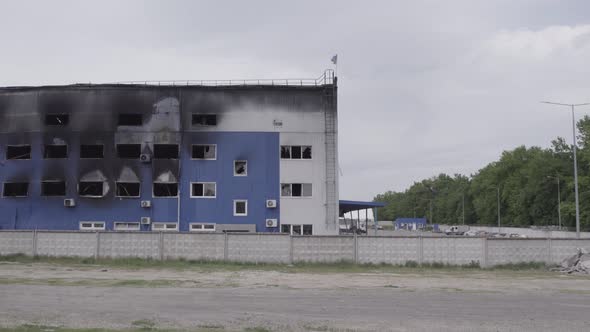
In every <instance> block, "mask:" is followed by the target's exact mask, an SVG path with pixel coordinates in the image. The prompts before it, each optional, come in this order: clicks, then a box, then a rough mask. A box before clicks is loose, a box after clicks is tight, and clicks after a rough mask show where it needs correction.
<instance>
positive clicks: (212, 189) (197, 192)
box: [191, 182, 217, 198]
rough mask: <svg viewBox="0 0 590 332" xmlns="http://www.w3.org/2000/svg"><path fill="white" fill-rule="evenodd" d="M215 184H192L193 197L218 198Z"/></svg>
mask: <svg viewBox="0 0 590 332" xmlns="http://www.w3.org/2000/svg"><path fill="white" fill-rule="evenodd" d="M216 187H217V186H216V184H215V182H193V183H191V197H210V198H215V196H216Z"/></svg>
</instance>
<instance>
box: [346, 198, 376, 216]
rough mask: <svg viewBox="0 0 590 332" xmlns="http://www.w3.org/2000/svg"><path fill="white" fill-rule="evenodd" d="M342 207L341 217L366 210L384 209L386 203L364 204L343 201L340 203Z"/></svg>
mask: <svg viewBox="0 0 590 332" xmlns="http://www.w3.org/2000/svg"><path fill="white" fill-rule="evenodd" d="M339 206H340V209H339V210H340V215H341V216H342V215H343V214H345V213H347V212H350V211H359V210H366V209H372V208H378V207H384V206H385V203H382V202H362V201H346V200H341V201H339Z"/></svg>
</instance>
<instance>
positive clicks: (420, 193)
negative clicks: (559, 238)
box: [374, 116, 590, 230]
mask: <svg viewBox="0 0 590 332" xmlns="http://www.w3.org/2000/svg"><path fill="white" fill-rule="evenodd" d="M576 125H577V128H578V136H577V143H578V151H577V158H578V183H579V197H580V226H581V228H582V229H583V230H587V229H590V117H589V116H585V117H584V118H582V119H580V120H579V121H578V122H577V124H576ZM573 148H574V147H573V145H569V144H567V143H566V142H565V139H564V138H562V137H558V138H557V139H555V140H553V141H552V142H551V147H550V148H541V147H537V146H533V147H529V148H527V147H525V146H519V147H517V148H515V149H513V150H510V151H504V152H503V153H502V155H501V157H500V159H499V160H497V161H494V162H492V163H490V164H488V165H487V166H485V167H484V168H482V169H480V170H479V171H478V172H476V173H475V174H472V175H470V176H466V175H461V174H454V175H452V176H451V175H448V174H439V175H438V176H434V177H431V178H429V179H425V180H422V181H420V182H414V184H413V185H412V186H410V188H408V189H406V190H405V191H403V192H395V191H387V192H385V193H383V194H379V195H377V196H375V198H374V201H379V202H385V203H386V206H385V207H383V208H380V210H379V219H381V220H395V219H396V218H399V217H426V218H428V219H429V221H430V222H433V223H436V224H462V223H463V221H464V223H465V224H468V225H497V218H498V197H499V202H500V204H499V205H500V216H501V223H502V226H518V227H528V226H533V225H534V226H551V225H555V226H557V225H558V194H557V193H558V181H559V189H560V191H559V193H560V197H559V198H560V205H561V209H560V212H561V220H562V225H563V226H564V227H568V228H572V229H573V228H575V214H576V210H575V201H574V200H575V197H574V174H573V173H574V170H573V151H572V150H573ZM558 179H559V180H558Z"/></svg>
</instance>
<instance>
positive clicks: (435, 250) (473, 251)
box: [422, 237, 484, 265]
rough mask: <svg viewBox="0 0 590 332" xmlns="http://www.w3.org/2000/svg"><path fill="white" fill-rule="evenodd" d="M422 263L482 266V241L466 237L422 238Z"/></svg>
mask: <svg viewBox="0 0 590 332" xmlns="http://www.w3.org/2000/svg"><path fill="white" fill-rule="evenodd" d="M422 245H423V249H422V262H423V263H442V264H449V265H467V264H470V263H472V262H477V263H479V264H483V261H484V257H483V247H482V240H481V239H479V238H466V237H424V238H422Z"/></svg>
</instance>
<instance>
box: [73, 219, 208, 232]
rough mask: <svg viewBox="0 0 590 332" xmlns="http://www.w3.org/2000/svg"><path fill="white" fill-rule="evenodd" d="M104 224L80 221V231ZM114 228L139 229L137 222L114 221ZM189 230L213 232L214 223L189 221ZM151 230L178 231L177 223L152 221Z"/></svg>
mask: <svg viewBox="0 0 590 332" xmlns="http://www.w3.org/2000/svg"><path fill="white" fill-rule="evenodd" d="M105 229H106V224H105V222H104V221H82V222H80V230H81V231H104V230H105ZM114 229H115V230H116V231H139V230H140V229H141V226H140V223H139V222H115V223H114ZM189 230H190V231H191V232H215V224H213V223H191V224H190V225H189ZM152 231H154V232H174V231H178V224H177V223H164V222H155V223H152Z"/></svg>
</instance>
